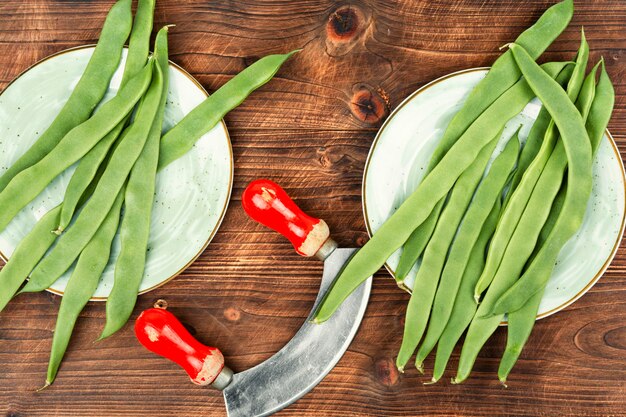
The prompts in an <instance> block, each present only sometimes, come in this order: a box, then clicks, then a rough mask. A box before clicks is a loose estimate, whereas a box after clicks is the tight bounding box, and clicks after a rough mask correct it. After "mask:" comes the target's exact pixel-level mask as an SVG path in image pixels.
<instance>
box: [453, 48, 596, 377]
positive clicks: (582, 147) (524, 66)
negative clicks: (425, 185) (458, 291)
mask: <svg viewBox="0 0 626 417" xmlns="http://www.w3.org/2000/svg"><path fill="white" fill-rule="evenodd" d="M509 48H510V49H511V51H512V52H513V56H514V57H515V59H516V61H517V63H518V65H519V67H520V70H521V71H522V74H523V75H524V79H525V80H526V81H527V82H528V84H529V85H530V86H531V88H532V89H533V91H534V92H535V94H537V96H538V97H539V99H540V100H541V102H542V103H543V105H544V106H545V107H546V108H547V109H548V111H549V112H550V114H551V115H552V119H553V120H554V122H555V124H556V126H557V128H558V129H559V132H560V133H561V139H562V143H563V144H564V147H565V149H566V150H567V155H568V158H567V162H568V183H569V184H570V187H568V195H567V198H566V202H565V205H564V208H563V210H564V212H565V209H566V207H567V208H568V212H570V210H569V208H570V207H571V206H572V204H574V207H576V206H578V205H580V204H581V202H582V204H583V205H586V200H587V199H588V198H589V194H590V192H591V146H590V144H589V137H588V135H587V132H586V130H585V125H584V123H583V120H582V117H581V115H580V113H579V112H578V109H577V108H576V106H575V105H574V104H573V103H572V101H571V99H570V98H569V97H568V95H567V93H566V92H565V91H563V89H562V87H561V86H560V85H559V84H558V83H557V82H556V81H554V79H552V78H551V77H550V76H549V75H548V74H547V73H546V72H545V71H543V70H542V69H541V68H540V67H539V66H538V65H537V64H536V63H535V62H534V61H533V60H532V58H531V57H530V56H529V55H528V54H527V53H526V51H524V49H523V48H521V47H520V46H519V45H516V44H511V45H510V46H509ZM560 143H561V142H560ZM548 165H550V164H548ZM547 168H548V167H546V169H544V172H546V171H547ZM543 176H544V174H542V177H543ZM561 180H562V176H561V178H558V184H559V186H560V182H561ZM554 182H556V181H553V183H554ZM541 183H542V181H541V178H540V180H539V183H538V185H537V187H539V186H541V185H542V184H541ZM537 187H536V189H537V191H535V192H533V195H534V196H537V195H542V193H541V192H538V191H539V190H541V188H537ZM557 189H558V188H557ZM571 190H575V191H574V192H573V193H570V191H571ZM516 191H517V190H516ZM531 200H534V199H532V198H531ZM540 200H541V201H540V204H541V205H545V201H544V200H543V199H540ZM531 203H533V201H531V202H529V206H528V210H527V211H528V212H529V213H532V212H533V211H532V210H531V205H530V204H531ZM541 205H540V207H541ZM571 212H572V213H573V212H574V210H572V211H571ZM542 221H543V222H545V218H544V219H543V220H542ZM538 222H539V220H537V218H535V216H523V217H522V219H521V221H520V224H519V225H518V230H520V231H522V232H520V233H514V234H513V237H512V238H511V242H510V243H509V245H508V247H507V250H506V252H505V255H504V257H503V259H502V262H501V264H500V267H499V268H498V271H497V273H496V276H495V277H494V279H493V282H492V283H491V285H490V287H489V290H488V291H487V292H486V294H485V298H484V300H483V302H482V303H481V304H480V306H479V308H478V311H477V312H476V315H475V316H474V319H473V320H472V323H471V324H470V328H469V330H468V333H467V337H466V338H465V343H464V344H463V349H462V351H461V358H460V360H459V367H458V370H457V376H456V378H455V380H454V382H455V383H460V382H462V381H464V380H465V379H466V378H467V377H468V376H469V374H470V372H471V369H472V367H473V364H474V361H475V360H476V357H477V355H478V351H479V350H480V348H481V347H482V346H483V344H484V343H485V342H486V341H487V339H488V338H489V336H490V335H491V334H492V333H493V332H494V331H495V329H496V328H497V327H498V325H499V323H500V321H501V320H502V318H503V317H504V316H503V315H502V314H500V315H497V316H491V317H484V316H485V313H487V312H489V311H491V308H492V307H493V305H494V303H495V302H496V301H497V300H498V299H499V298H500V297H501V295H502V294H503V293H504V292H505V291H506V290H507V289H508V288H509V287H510V286H511V284H513V283H514V282H515V279H516V278H517V277H518V276H519V274H520V273H521V270H522V268H523V266H524V263H525V262H526V260H527V259H528V256H530V252H532V249H533V248H534V246H535V244H536V239H537V236H534V239H533V237H532V236H529V234H528V233H527V229H528V228H532V227H533V226H534V225H536V224H537V223H538ZM577 223H578V222H577V221H576V220H575V219H573V221H571V222H568V226H569V228H573V227H574V226H575V227H576V228H578V226H580V224H579V223H578V224H577ZM542 224H543V223H542ZM557 227H559V225H558V222H557V225H555V229H554V230H557ZM574 230H575V229H574ZM551 235H554V231H553V232H552V234H551ZM549 240H550V239H549ZM526 253H528V254H527V255H526ZM540 256H541V252H539V254H538V256H537V258H536V259H535V262H536V261H537V259H539V257H540Z"/></svg>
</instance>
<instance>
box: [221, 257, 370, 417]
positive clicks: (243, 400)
mask: <svg viewBox="0 0 626 417" xmlns="http://www.w3.org/2000/svg"><path fill="white" fill-rule="evenodd" d="M355 250H356V249H342V248H338V249H335V251H334V252H333V253H332V254H331V255H330V256H329V257H328V258H327V259H326V261H325V262H324V274H323V276H322V283H321V286H320V291H319V293H318V295H317V299H316V300H315V305H314V307H313V309H312V310H311V314H309V317H308V318H307V321H306V322H305V323H304V324H303V325H302V327H301V328H300V330H298V333H296V335H295V336H294V337H293V339H291V340H290V341H289V342H288V343H287V344H286V345H285V346H284V347H283V348H282V349H281V350H280V351H278V352H277V353H276V354H275V355H274V356H272V357H271V358H269V359H268V360H266V361H265V362H262V363H260V364H259V365H257V366H255V367H254V368H251V369H248V370H247V371H244V372H241V373H238V374H235V375H234V377H233V381H232V382H231V383H230V385H229V386H228V387H226V389H225V390H224V399H225V401H226V410H227V413H228V416H229V417H260V416H267V415H270V414H272V413H275V412H277V411H278V410H281V409H283V408H285V407H287V406H288V405H289V404H291V403H293V402H295V401H296V400H297V399H299V398H300V397H302V396H303V395H304V394H306V393H307V392H309V391H310V390H312V389H313V388H314V387H315V386H316V385H317V384H318V383H319V382H320V381H321V380H322V379H323V378H324V377H325V376H326V375H327V374H328V373H329V372H330V371H331V369H333V367H334V366H335V364H337V362H338V361H339V359H341V357H342V356H343V354H344V352H345V351H346V350H347V349H348V345H350V342H351V341H352V339H353V338H354V335H355V334H356V332H357V330H358V328H359V325H360V324H361V319H362V318H363V314H364V313H365V308H366V306H367V300H368V299H369V294H370V289H371V286H372V278H371V277H370V278H368V280H367V281H366V282H364V283H363V284H362V285H361V286H360V287H359V288H358V289H357V290H356V291H354V292H353V293H352V294H351V295H350V296H349V297H348V298H347V299H346V301H345V302H344V303H343V305H342V306H341V307H339V309H338V310H337V311H336V312H335V314H334V315H333V316H332V317H331V318H330V319H329V320H328V321H326V322H325V323H323V324H313V323H311V322H310V321H309V320H310V319H311V318H312V316H313V312H314V311H315V308H316V307H317V304H318V303H319V302H320V300H321V298H322V296H323V295H324V294H325V293H326V290H327V289H328V287H329V286H330V284H331V283H332V282H333V280H334V279H335V276H336V275H337V274H338V273H339V271H340V270H341V268H342V267H343V265H344V263H345V262H346V261H347V260H348V258H350V256H351V255H352V254H353V253H354V251H355Z"/></svg>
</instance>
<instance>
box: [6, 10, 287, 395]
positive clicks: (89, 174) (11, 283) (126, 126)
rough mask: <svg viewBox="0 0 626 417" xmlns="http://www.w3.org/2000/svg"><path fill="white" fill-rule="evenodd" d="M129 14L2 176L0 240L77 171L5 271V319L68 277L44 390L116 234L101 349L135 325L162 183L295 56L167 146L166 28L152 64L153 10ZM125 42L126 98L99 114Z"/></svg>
mask: <svg viewBox="0 0 626 417" xmlns="http://www.w3.org/2000/svg"><path fill="white" fill-rule="evenodd" d="M131 3H132V1H131V0H118V1H117V2H116V3H115V4H114V5H113V6H112V8H111V10H110V11H109V13H108V15H107V18H106V20H105V22H104V26H103V29H102V33H101V35H100V39H99V41H98V44H97V46H96V47H95V50H94V52H93V54H92V56H91V58H90V60H89V63H88V65H87V67H86V69H85V71H84V73H83V75H82V76H81V78H80V80H79V82H78V83H77V85H76V87H75V88H74V90H73V92H72V94H71V95H70V97H69V99H68V101H67V102H66V104H65V105H64V107H63V108H62V110H61V111H60V113H59V114H58V115H57V117H56V118H55V120H54V121H53V122H52V124H51V125H50V127H49V128H48V129H47V130H46V132H45V133H44V134H43V135H41V137H40V138H39V139H38V140H37V142H35V144H34V145H33V146H32V147H31V148H29V149H28V150H27V151H26V153H24V155H22V156H21V157H20V158H19V159H18V160H17V161H16V162H15V163H14V164H13V165H12V166H11V167H10V168H9V169H8V170H6V171H5V172H4V173H3V174H2V176H0V230H2V229H4V228H5V227H6V226H7V224H9V222H11V221H12V220H13V218H14V217H15V216H16V214H17V213H19V212H20V210H22V209H23V208H24V207H25V206H26V205H28V203H29V202H30V201H32V199H34V198H35V197H36V196H37V195H38V194H39V193H40V192H41V191H42V190H44V189H45V188H46V187H47V186H48V184H50V182H52V180H54V179H55V178H56V177H57V176H58V175H59V174H61V173H62V172H63V171H64V170H66V169H67V168H68V167H70V166H71V165H73V164H75V163H78V164H77V168H76V170H75V171H74V173H73V174H72V177H71V180H70V182H69V184H68V187H67V189H66V191H65V195H64V199H63V202H62V203H61V204H60V205H58V206H57V207H55V208H54V209H52V210H50V211H49V212H48V213H46V214H45V215H44V216H43V217H42V218H41V219H40V220H39V221H38V222H37V224H36V225H35V226H34V227H33V229H32V230H31V231H30V232H29V233H28V234H27V235H26V237H25V238H24V239H23V240H22V241H21V242H20V243H19V245H18V246H17V248H16V249H15V251H14V253H13V255H12V256H11V258H10V260H9V261H8V262H7V264H6V265H5V266H4V268H3V269H2V270H1V271H0V311H1V310H2V309H4V307H5V306H6V305H7V303H8V302H9V301H10V300H11V298H12V297H13V296H14V295H15V294H20V293H26V292H35V291H42V290H45V289H46V288H48V287H49V286H50V285H52V284H53V283H54V282H55V281H56V280H57V279H58V278H59V277H60V276H61V275H63V274H64V273H65V272H67V271H69V270H71V275H70V279H69V281H68V283H67V286H66V289H65V294H64V297H63V299H62V301H61V306H60V309H59V315H58V318H57V323H56V328H55V332H54V337H53V341H52V351H51V355H50V361H49V365H48V373H47V377H46V385H45V386H48V385H50V384H51V383H52V382H53V381H54V379H55V377H56V374H57V371H58V369H59V365H60V363H61V360H62V359H63V356H64V354H65V351H66V349H67V346H68V343H69V340H70V337H71V334H72V331H73V329H74V325H75V323H76V320H77V318H78V316H79V314H80V312H81V311H82V309H83V308H84V306H85V305H86V304H87V302H88V301H89V299H90V298H91V297H92V295H93V294H94V292H95V290H96V288H97V286H98V283H99V281H100V278H101V276H102V273H103V272H104V269H105V267H106V265H107V264H108V263H109V258H110V255H111V244H112V242H113V239H114V237H115V235H116V233H119V235H120V241H121V250H120V254H119V256H118V257H117V258H116V259H115V260H113V261H114V263H115V274H114V286H113V289H112V291H111V294H110V296H109V297H108V299H107V302H106V324H105V326H104V329H103V331H102V334H101V336H100V339H102V338H105V337H108V336H110V335H112V334H114V333H115V332H117V331H118V330H119V329H121V328H122V327H123V326H124V324H125V323H126V322H127V321H128V319H129V317H130V315H131V314H132V311H133V308H134V306H135V302H136V298H137V292H138V290H139V287H140V285H141V281H142V278H143V275H144V269H145V263H146V252H147V246H148V237H149V235H150V217H151V211H152V206H153V199H154V192H155V180H156V176H157V172H158V171H159V170H160V169H162V168H164V167H165V166H167V165H168V164H169V163H171V162H173V161H174V160H176V159H177V158H179V157H180V156H182V155H184V154H185V153H187V152H188V151H189V150H190V149H191V148H192V147H193V145H194V143H195V142H196V141H197V140H198V139H199V138H200V137H202V136H203V135H204V134H205V133H207V132H208V131H209V130H211V129H212V128H213V127H214V126H215V125H216V124H217V123H219V121H220V120H221V119H222V117H223V116H224V115H225V114H226V113H228V112H229V111H230V110H232V109H233V108H235V107H237V106H238V105H239V104H240V103H241V102H242V101H243V100H244V99H245V98H246V97H247V96H248V95H249V94H250V93H252V92H253V91H254V90H256V89H257V88H259V87H261V86H262V85H264V84H265V83H267V82H268V81H269V80H270V79H271V78H272V77H273V76H274V74H276V72H277V71H278V69H279V68H280V67H281V65H282V64H283V63H284V62H285V61H286V60H287V59H288V58H289V57H290V56H291V55H293V54H294V53H295V52H297V51H293V52H291V53H288V54H282V55H270V56H267V57H264V58H261V59H260V60H258V61H257V62H255V63H254V64H252V65H251V66H249V67H248V68H246V69H244V70H243V71H242V72H241V73H239V74H237V75H236V76H235V77H233V78H232V79H231V80H230V81H228V82H227V83H226V84H224V86H222V87H221V88H220V89H218V90H217V91H216V92H215V93H214V94H212V95H211V96H210V97H208V98H207V99H206V100H204V101H203V102H202V103H201V104H200V105H198V106H197V107H196V108H195V109H193V110H192V111H191V112H190V113H189V114H188V115H187V116H185V117H184V118H183V119H182V120H181V121H180V122H179V123H178V124H177V125H175V126H174V127H173V128H172V129H171V130H169V131H168V132H166V133H165V134H162V124H163V115H164V111H165V106H166V102H167V92H168V85H169V84H168V75H169V61H168V42H167V34H168V26H165V27H163V28H162V29H161V30H160V31H159V32H158V34H157V36H156V39H155V43H154V53H153V54H152V56H150V53H149V50H150V35H151V33H152V30H153V16H154V8H155V0H138V4H137V11H136V13H135V17H134V19H133V16H132V12H131ZM129 36H130V38H129ZM127 39H129V46H128V56H127V60H126V63H125V67H124V73H123V77H122V82H121V86H120V89H119V91H118V93H117V94H116V95H115V97H113V98H112V99H111V100H109V101H107V102H106V103H104V104H102V105H101V106H100V107H99V108H98V110H97V111H95V113H94V110H95V109H96V107H97V105H98V104H99V103H100V101H101V100H102V98H103V96H104V94H105V93H106V91H107V89H108V86H109V82H110V80H111V77H112V76H113V73H114V72H115V70H116V69H117V67H118V65H119V62H120V60H121V56H122V50H123V48H124V43H125V42H126V40H127ZM92 113H93V114H92ZM27 278H28V281H27ZM25 282H26V283H25ZM20 288H21V289H20Z"/></svg>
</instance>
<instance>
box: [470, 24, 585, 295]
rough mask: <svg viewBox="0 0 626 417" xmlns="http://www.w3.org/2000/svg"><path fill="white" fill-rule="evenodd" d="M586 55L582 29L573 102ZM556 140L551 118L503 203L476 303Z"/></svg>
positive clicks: (570, 88) (571, 85)
mask: <svg viewBox="0 0 626 417" xmlns="http://www.w3.org/2000/svg"><path fill="white" fill-rule="evenodd" d="M588 58H589V45H588V44H587V41H586V40H585V36H584V32H583V34H582V37H581V41H580V49H579V52H578V56H577V58H576V66H575V67H574V72H573V74H572V76H571V78H570V79H569V82H568V84H567V95H568V97H569V98H570V100H571V101H572V102H574V101H576V97H578V93H579V92H580V88H581V86H582V84H583V80H584V78H585V70H586V68H587V60H588ZM557 139H558V131H557V130H556V126H555V125H554V121H552V120H551V121H550V123H549V125H548V128H547V130H546V134H545V136H544V139H543V143H542V144H541V149H540V150H539V153H538V154H537V156H536V157H535V159H533V161H532V163H531V164H530V166H529V167H528V169H527V170H526V172H524V175H523V176H522V179H521V181H520V184H519V186H518V187H517V188H516V189H515V191H514V192H513V194H512V197H511V199H510V202H509V204H506V206H505V208H504V211H503V213H502V216H501V218H500V222H499V223H498V227H497V228H496V232H495V234H494V235H493V239H492V242H491V246H490V249H489V253H488V254H487V263H486V264H485V270H484V271H483V273H482V275H481V276H480V279H479V280H478V283H477V284H476V289H475V290H474V297H475V299H476V302H478V300H479V299H480V296H481V294H482V293H483V292H484V291H485V290H486V289H487V287H488V286H489V284H490V283H491V281H492V280H493V277H494V276H495V274H496V271H497V269H498V267H499V266H500V263H501V262H502V257H503V256H504V253H505V251H506V248H507V246H508V244H509V242H510V240H511V236H512V235H513V233H514V232H515V230H516V227H517V225H518V224H519V221H520V218H521V217H522V213H523V212H524V209H525V208H526V206H527V204H528V200H529V199H530V196H531V194H532V193H533V190H534V189H535V187H536V185H537V181H538V179H539V176H540V175H541V173H542V172H543V170H544V169H545V167H546V164H547V163H548V159H550V156H551V154H552V151H553V149H554V146H555V144H556V142H557Z"/></svg>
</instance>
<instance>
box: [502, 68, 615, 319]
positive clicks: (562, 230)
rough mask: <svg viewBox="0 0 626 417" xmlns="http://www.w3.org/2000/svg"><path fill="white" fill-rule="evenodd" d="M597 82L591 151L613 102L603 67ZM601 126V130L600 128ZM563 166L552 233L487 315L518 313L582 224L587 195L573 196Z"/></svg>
mask: <svg viewBox="0 0 626 417" xmlns="http://www.w3.org/2000/svg"><path fill="white" fill-rule="evenodd" d="M600 81H602V85H600V84H599V85H598V90H600V87H601V88H602V89H601V90H600V91H601V95H600V99H601V100H602V101H599V103H600V102H602V103H605V104H606V105H607V107H605V108H603V109H600V108H598V105H596V103H593V104H592V107H591V109H590V110H589V113H590V123H592V126H591V127H590V128H589V129H588V130H587V133H588V137H589V138H591V139H590V140H591V142H590V145H591V147H592V149H596V148H597V147H598V146H599V142H600V141H601V139H602V135H603V134H604V129H606V126H607V125H608V121H609V118H610V115H611V111H612V108H613V107H612V103H613V102H612V101H611V100H614V99H613V94H614V93H612V88H608V87H607V83H609V84H608V85H609V86H610V80H609V79H608V75H606V73H605V71H604V68H603V71H602V74H601V78H600ZM594 101H595V100H594ZM594 105H595V109H594ZM602 127H604V129H601V128H602ZM566 153H567V147H565V149H561V152H560V153H559V154H558V155H556V156H555V159H557V158H558V159H559V160H558V161H557V162H561V165H559V166H558V167H557V168H560V169H562V170H564V168H562V165H565V163H563V160H564V159H565V157H566V156H567V155H566ZM566 163H567V168H568V178H567V182H568V187H567V191H566V194H565V200H564V202H563V206H562V208H561V211H560V214H559V215H558V217H557V219H556V222H555V223H554V226H553V227H552V231H551V232H550V235H549V236H548V237H547V239H546V242H545V244H544V245H543V246H542V247H541V249H540V250H539V251H538V252H537V254H536V256H535V258H534V259H533V261H532V263H531V264H530V265H529V266H528V268H527V270H526V271H525V272H524V274H523V275H522V277H521V278H520V279H519V280H518V281H517V282H516V283H514V285H512V286H511V288H509V289H508V290H507V291H506V293H504V295H503V296H502V298H501V299H500V300H498V301H497V303H496V304H495V305H494V306H493V309H492V310H491V311H490V313H491V314H499V313H500V312H501V311H504V312H513V311H515V310H518V309H519V308H521V307H522V306H523V305H524V304H525V303H526V302H527V301H528V300H529V299H530V298H531V297H532V296H533V295H534V294H536V293H537V292H539V291H541V290H542V288H543V287H544V286H545V285H546V283H547V281H548V280H549V279H550V275H551V274H552V269H553V268H554V264H555V262H556V258H557V257H558V254H559V252H560V251H561V248H562V247H563V246H564V245H565V243H567V241H568V240H569V239H570V238H571V237H572V236H573V235H574V233H576V231H577V230H578V228H579V227H580V225H581V224H582V221H583V217H584V215H585V211H586V207H587V199H588V196H587V198H586V199H584V200H583V198H584V195H582V196H580V197H578V195H577V193H575V191H576V190H575V189H574V185H573V184H574V183H573V182H572V177H573V174H572V173H571V171H572V168H571V166H570V164H571V163H570V158H569V157H567V159H566ZM557 168H555V171H557ZM587 177H588V178H585V179H586V180H587V181H589V182H590V181H591V169H590V170H589V172H588V173H587ZM576 179H577V178H576ZM579 181H580V180H579ZM572 194H573V196H572ZM575 197H578V199H577V200H575Z"/></svg>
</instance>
